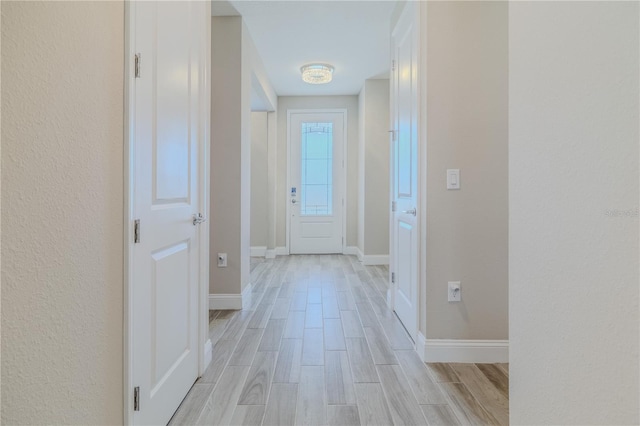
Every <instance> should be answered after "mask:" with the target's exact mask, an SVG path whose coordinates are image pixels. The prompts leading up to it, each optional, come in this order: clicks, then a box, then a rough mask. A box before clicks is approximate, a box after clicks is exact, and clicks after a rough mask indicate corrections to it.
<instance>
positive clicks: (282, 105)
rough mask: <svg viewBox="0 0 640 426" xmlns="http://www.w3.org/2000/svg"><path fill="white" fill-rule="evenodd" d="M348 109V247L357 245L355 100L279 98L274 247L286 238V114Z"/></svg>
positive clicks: (356, 130) (306, 97)
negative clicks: (295, 111) (306, 110)
mask: <svg viewBox="0 0 640 426" xmlns="http://www.w3.org/2000/svg"><path fill="white" fill-rule="evenodd" d="M323 108H325V109H329V108H336V109H337V108H346V109H347V121H348V122H347V123H345V125H346V126H347V140H346V141H345V143H346V144H347V158H346V159H345V161H346V164H347V193H346V194H345V197H346V200H347V215H346V217H347V235H345V239H346V242H347V246H355V245H357V244H358V97H357V96H281V97H279V98H278V147H277V155H278V159H277V161H278V164H277V170H278V176H277V184H278V188H277V191H276V200H277V201H276V203H277V205H276V208H277V213H276V246H277V247H284V246H285V244H286V235H287V204H286V203H288V202H289V200H288V192H287V188H286V185H287V167H288V166H287V110H288V109H323Z"/></svg>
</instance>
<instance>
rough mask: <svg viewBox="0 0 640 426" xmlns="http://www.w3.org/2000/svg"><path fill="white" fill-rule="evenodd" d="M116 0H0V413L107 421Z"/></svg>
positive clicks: (118, 164)
mask: <svg viewBox="0 0 640 426" xmlns="http://www.w3.org/2000/svg"><path fill="white" fill-rule="evenodd" d="M123 37H124V8H123V3H122V2H68V3H66V2H56V3H49V2H3V4H2V111H3V116H2V145H3V146H2V230H1V233H2V285H3V289H2V422H3V423H5V424H45V423H46V424H72V423H80V424H118V423H121V422H122V419H123V408H122V386H123V385H122V368H123V367H122V353H123V352H122V350H123V348H122V338H123V336H122V318H123V300H122V293H123V241H122V229H123V187H124V183H123V114H124V110H123V104H124V98H123V69H124V63H123V60H124V39H123Z"/></svg>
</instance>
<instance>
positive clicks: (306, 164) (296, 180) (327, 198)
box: [287, 110, 347, 254]
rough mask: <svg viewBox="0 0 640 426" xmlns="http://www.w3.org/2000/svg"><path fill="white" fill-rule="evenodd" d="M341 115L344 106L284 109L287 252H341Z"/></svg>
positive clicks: (342, 240)
mask: <svg viewBox="0 0 640 426" xmlns="http://www.w3.org/2000/svg"><path fill="white" fill-rule="evenodd" d="M346 115H347V112H346V110H315V111H314V110H308V111H295V110H290V111H288V113H287V129H288V137H287V141H288V151H289V156H288V157H289V158H288V165H289V167H288V185H287V189H288V203H287V217H288V223H287V225H288V226H287V229H288V231H289V232H288V242H289V252H290V253H291V254H330V253H343V251H344V235H345V224H346V220H345V217H344V212H345V199H344V194H345V162H344V158H345V153H344V149H345V140H346V127H345V123H346Z"/></svg>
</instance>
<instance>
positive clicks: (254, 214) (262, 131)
mask: <svg viewBox="0 0 640 426" xmlns="http://www.w3.org/2000/svg"><path fill="white" fill-rule="evenodd" d="M267 114H268V113H267V112H252V113H251V247H267V239H268V232H269V222H268V216H269V214H268V213H269V212H268V207H269V205H268V194H269V173H268V130H269V129H268V120H267Z"/></svg>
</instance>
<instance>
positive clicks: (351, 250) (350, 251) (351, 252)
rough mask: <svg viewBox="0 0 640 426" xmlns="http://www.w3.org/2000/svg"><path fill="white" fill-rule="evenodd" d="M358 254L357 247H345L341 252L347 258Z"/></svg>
mask: <svg viewBox="0 0 640 426" xmlns="http://www.w3.org/2000/svg"><path fill="white" fill-rule="evenodd" d="M358 253H360V249H359V248H358V247H357V246H346V247H345V248H344V251H343V252H342V254H346V255H348V256H358ZM358 259H360V256H358Z"/></svg>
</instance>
